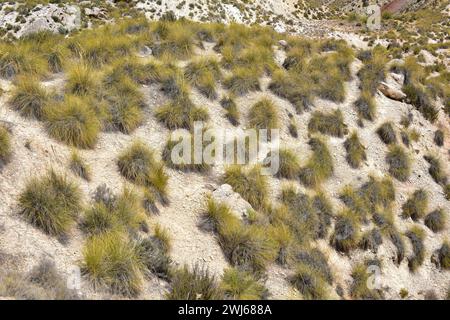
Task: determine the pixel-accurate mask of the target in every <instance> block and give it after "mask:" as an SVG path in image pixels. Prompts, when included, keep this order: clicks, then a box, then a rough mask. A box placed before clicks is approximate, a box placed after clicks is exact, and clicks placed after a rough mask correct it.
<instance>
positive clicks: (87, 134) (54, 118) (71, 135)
mask: <svg viewBox="0 0 450 320" xmlns="http://www.w3.org/2000/svg"><path fill="white" fill-rule="evenodd" d="M45 118H46V126H47V131H48V133H49V134H50V135H51V136H52V137H53V138H55V139H56V140H58V141H61V142H64V143H66V144H68V145H70V146H74V147H79V148H93V147H94V145H95V143H96V142H97V135H98V132H99V130H100V124H99V121H98V119H97V117H96V115H95V112H94V111H93V110H92V109H91V108H90V107H89V106H88V105H87V101H86V100H83V99H81V98H78V97H76V96H66V97H65V98H64V101H62V102H59V103H56V104H54V105H51V106H49V108H48V109H46V113H45Z"/></svg>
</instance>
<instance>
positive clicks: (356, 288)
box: [350, 264, 383, 300]
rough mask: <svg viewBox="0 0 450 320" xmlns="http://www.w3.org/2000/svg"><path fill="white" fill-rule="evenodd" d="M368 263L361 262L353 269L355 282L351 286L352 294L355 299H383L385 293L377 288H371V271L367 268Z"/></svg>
mask: <svg viewBox="0 0 450 320" xmlns="http://www.w3.org/2000/svg"><path fill="white" fill-rule="evenodd" d="M367 268H368V266H367V265H366V264H359V265H357V266H355V267H354V268H353V270H352V274H351V276H352V278H353V283H352V285H351V288H350V294H351V296H352V298H354V299H362V300H380V299H383V295H382V293H381V292H380V291H378V290H376V289H372V290H371V289H369V288H368V286H367V284H368V283H369V277H370V272H368V270H367Z"/></svg>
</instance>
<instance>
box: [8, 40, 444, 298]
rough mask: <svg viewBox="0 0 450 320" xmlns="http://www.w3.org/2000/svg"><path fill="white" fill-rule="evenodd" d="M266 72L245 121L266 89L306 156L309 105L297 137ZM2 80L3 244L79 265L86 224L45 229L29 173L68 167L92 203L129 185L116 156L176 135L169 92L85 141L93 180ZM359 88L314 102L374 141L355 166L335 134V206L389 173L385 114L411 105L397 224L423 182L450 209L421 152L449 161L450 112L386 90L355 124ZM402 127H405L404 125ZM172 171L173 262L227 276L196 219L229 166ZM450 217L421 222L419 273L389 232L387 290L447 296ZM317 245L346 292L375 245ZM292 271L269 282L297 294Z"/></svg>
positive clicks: (168, 211)
mask: <svg viewBox="0 0 450 320" xmlns="http://www.w3.org/2000/svg"><path fill="white" fill-rule="evenodd" d="M199 54H214V53H213V51H212V50H211V45H207V46H206V50H205V51H203V52H199ZM283 54H284V53H283V52H282V51H279V50H277V51H276V57H277V61H279V62H280V63H281V62H282V61H283ZM360 65H361V64H360V62H355V63H354V64H353V65H352V69H353V74H354V75H355V74H356V72H357V70H358V68H359V67H360ZM269 80H270V79H268V78H263V79H261V83H262V85H263V90H262V92H256V93H251V94H248V95H246V96H243V97H240V98H238V99H236V102H237V105H238V107H239V111H240V113H241V117H242V127H245V124H246V115H247V112H248V110H249V108H250V107H251V106H252V105H253V104H254V103H255V102H256V101H258V100H259V99H260V98H261V97H269V98H270V99H272V100H273V101H274V102H275V104H276V105H277V106H278V108H279V115H280V119H281V120H282V121H281V122H282V123H283V126H282V130H281V131H282V134H281V139H282V146H288V147H289V148H292V149H293V150H295V151H296V152H297V154H298V155H299V158H300V159H301V160H302V161H306V159H307V158H308V156H309V154H310V150H309V148H308V145H307V143H306V142H307V141H308V133H307V129H306V128H307V123H308V120H309V117H310V113H308V112H307V113H304V114H302V115H295V120H296V122H297V125H298V128H299V137H298V138H297V139H294V138H292V137H290V136H289V134H288V130H287V124H288V113H292V114H295V110H294V108H293V107H292V105H290V103H288V102H287V101H285V100H283V99H280V98H278V97H276V96H274V95H273V94H271V93H270V92H269V91H268V90H267V89H266V88H267V85H268V83H269ZM0 84H1V87H2V88H3V89H4V90H5V91H6V93H5V94H4V95H3V96H2V97H1V98H0V119H1V120H6V121H9V122H11V123H13V126H12V144H13V152H14V154H13V157H12V161H11V163H9V164H8V165H7V166H6V167H5V168H4V169H3V171H2V172H1V173H0V226H2V228H0V245H1V248H2V251H4V252H6V253H7V254H12V255H14V256H16V257H18V258H19V260H18V261H19V265H18V269H19V270H22V271H26V270H28V269H30V268H31V267H32V266H33V265H34V264H35V263H36V262H37V261H39V259H40V258H41V257H43V256H47V257H51V258H53V259H54V260H55V262H56V266H57V268H58V269H59V270H60V271H61V272H62V273H64V274H67V273H69V271H70V270H71V268H72V267H73V266H76V265H78V264H79V261H80V259H81V249H82V245H83V241H84V236H83V234H82V233H81V232H80V231H79V230H78V229H77V228H74V230H73V234H71V236H70V240H69V242H68V243H67V244H62V243H60V242H58V241H57V240H55V239H54V238H52V237H49V236H46V235H44V234H43V233H42V232H40V231H39V230H37V229H35V228H33V227H32V226H31V225H29V224H28V223H27V222H25V221H24V220H22V218H21V217H20V215H18V207H17V197H18V195H19V194H20V192H21V190H23V189H24V186H25V184H26V182H27V181H28V180H29V178H30V177H32V176H35V175H40V174H42V173H43V172H45V170H46V169H47V168H49V167H53V168H55V169H56V170H58V171H64V172H66V173H67V174H68V175H70V176H71V178H72V179H75V180H76V181H77V182H78V183H79V185H80V187H81V189H82V191H83V194H84V200H85V204H86V205H88V203H89V199H90V195H91V193H92V192H93V191H94V190H95V188H96V187H97V186H98V185H100V184H102V183H106V184H107V185H108V186H109V187H110V188H111V189H112V190H113V191H115V192H120V191H121V190H122V188H123V186H124V185H128V186H130V185H129V184H128V183H127V182H126V181H125V180H124V179H123V178H122V177H121V176H120V174H119V173H118V170H117V165H116V159H117V156H118V154H119V153H120V152H121V151H122V150H123V149H124V148H126V147H127V146H128V145H129V144H130V143H131V142H132V141H133V140H134V139H140V140H142V141H144V142H145V143H146V144H147V145H149V146H150V147H152V148H154V149H155V150H157V151H158V152H160V151H161V150H162V148H163V146H164V144H165V142H166V140H167V138H168V136H169V131H168V130H167V129H166V128H165V127H163V126H162V125H160V124H159V123H158V122H157V121H156V120H155V118H154V117H153V115H152V114H153V110H154V109H155V108H156V107H157V106H159V105H161V104H163V103H164V102H165V101H166V100H167V99H166V98H165V97H164V95H163V94H162V93H161V92H160V91H159V90H158V87H157V86H146V87H142V91H143V93H144V94H145V98H146V102H147V105H148V106H147V108H146V111H145V119H144V122H143V124H142V126H141V127H139V128H138V129H137V130H136V131H135V132H133V133H132V134H131V135H124V134H121V133H101V134H100V135H99V140H98V143H97V145H96V146H95V148H94V149H92V150H82V151H80V154H81V155H82V156H83V157H84V158H85V159H86V161H87V163H88V164H89V165H90V167H91V168H92V173H93V174H92V181H91V182H89V183H87V182H86V181H83V180H81V179H79V178H77V177H75V176H73V175H72V174H71V173H70V172H69V171H68V170H67V166H68V157H69V155H70V148H68V147H67V146H65V145H63V144H61V143H58V142H56V141H54V140H53V139H51V138H49V137H48V136H47V134H46V133H45V130H44V127H43V124H42V123H41V122H38V121H33V120H27V119H24V118H22V117H20V116H19V115H18V114H17V113H15V112H14V111H11V109H9V107H8V105H7V102H6V101H7V99H8V96H9V93H8V90H9V89H10V87H11V84H10V83H9V82H7V81H2V82H1V83H0ZM63 84H64V78H63V76H61V75H59V76H57V77H56V78H55V79H54V80H51V81H49V82H48V83H46V86H48V87H54V88H58V87H61V86H62V85H63ZM222 93H223V90H222V89H220V96H221V95H222ZM358 95H359V89H358V80H357V77H356V76H354V78H353V80H352V81H350V82H349V83H348V84H347V98H346V100H345V102H344V103H342V104H334V103H332V102H329V101H323V100H320V99H317V100H316V102H315V109H317V110H331V109H335V108H339V109H341V110H342V112H343V115H344V119H345V123H346V124H347V125H348V127H349V129H350V130H352V129H356V128H357V129H358V133H359V136H360V139H361V141H362V143H363V144H364V145H365V146H366V147H367V157H368V160H367V162H366V163H365V164H364V166H363V167H362V169H360V170H354V169H351V168H350V167H349V166H348V164H347V162H346V161H345V150H344V147H343V142H344V140H345V138H332V137H331V138H328V144H329V147H330V150H331V153H332V155H333V161H334V167H335V172H334V175H333V177H332V178H331V179H329V180H328V181H327V182H326V183H324V185H323V187H322V189H323V190H325V191H326V192H327V194H328V195H329V196H330V197H332V201H333V205H334V210H335V212H339V211H340V209H342V208H343V206H342V203H340V202H339V200H337V198H336V196H337V195H338V193H339V191H340V190H341V189H342V188H343V187H344V186H345V185H347V184H351V185H354V186H356V187H358V186H359V185H360V184H362V183H363V182H364V181H366V180H367V177H368V175H369V174H372V175H375V176H383V175H384V174H386V173H387V166H386V164H385V160H384V157H385V154H386V151H387V148H386V146H385V145H384V144H383V143H382V142H381V141H380V140H379V138H378V137H377V135H376V134H375V130H376V128H377V127H378V126H379V125H380V124H381V123H383V122H385V121H388V120H389V121H393V122H394V123H396V126H397V129H398V128H399V127H400V125H399V124H398V122H399V121H400V118H401V116H402V115H405V114H407V113H408V112H409V111H411V112H412V113H413V114H414V121H413V123H412V125H411V128H414V129H416V130H418V131H419V132H420V140H419V142H417V143H415V142H413V143H412V147H411V148H410V149H409V153H410V155H411V157H412V158H413V170H412V175H411V177H410V179H409V180H408V181H407V182H405V183H400V182H397V181H395V182H394V184H395V188H396V191H397V195H396V202H395V208H394V210H395V211H394V213H395V217H396V225H397V227H398V228H399V229H400V230H401V231H405V230H407V228H409V227H410V226H411V225H413V223H412V221H411V220H403V219H402V218H400V217H399V213H400V210H401V205H402V204H403V203H404V202H405V201H406V199H407V197H408V195H409V194H410V193H412V192H413V191H414V190H415V189H416V188H424V189H426V190H427V191H428V193H429V197H430V202H429V203H430V205H429V208H428V211H431V210H433V209H435V208H437V207H442V208H444V210H446V211H447V213H450V203H449V202H448V201H447V200H445V198H444V194H443V191H442V188H441V187H440V186H438V185H437V184H436V183H435V182H434V181H433V180H432V178H431V177H430V175H429V174H428V172H427V170H428V165H427V163H426V161H425V160H424V159H423V155H424V154H427V153H428V152H432V153H434V154H437V155H439V156H440V158H441V159H442V161H443V163H444V164H446V166H447V165H448V162H449V161H448V160H449V155H448V149H449V143H448V141H449V132H450V130H449V123H448V118H446V116H445V115H444V114H443V112H441V113H440V118H439V121H437V122H436V124H435V125H431V124H430V123H429V122H428V121H426V120H424V119H423V117H422V116H421V115H420V114H419V113H418V112H417V111H415V110H414V108H413V107H412V106H410V105H407V104H405V103H400V102H395V101H392V100H389V99H388V98H386V97H384V96H382V95H381V94H378V95H377V97H376V100H377V107H378V116H377V119H376V121H374V122H373V123H369V122H365V127H364V128H359V127H358V126H357V124H356V120H357V116H356V113H355V111H354V109H353V107H352V104H353V102H354V101H355V100H356V99H357V98H358ZM192 100H193V101H194V103H196V104H197V105H200V106H205V107H206V108H207V109H208V111H209V114H210V117H211V119H210V122H209V123H210V125H211V126H213V127H225V128H230V129H231V128H233V127H232V126H231V125H230V124H229V122H228V121H227V120H226V119H225V117H224V110H223V109H222V108H221V107H220V104H219V101H218V100H216V101H210V100H208V99H206V98H205V97H203V96H201V95H199V94H198V93H197V92H196V90H193V92H192ZM437 127H441V128H443V130H444V131H445V132H446V138H447V142H446V145H445V147H443V148H437V147H436V146H435V145H434V143H433V134H434V131H435V130H436V129H437ZM397 132H398V133H399V130H397ZM28 141H30V142H31V150H29V149H27V148H26V147H25V143H26V142H28ZM416 150H418V153H416V152H415V151H416ZM448 169H449V168H447V170H448ZM167 171H168V174H169V176H170V180H169V190H170V191H169V192H170V195H169V197H170V205H169V206H167V207H160V210H161V214H160V215H158V216H153V217H151V218H150V224H151V225H154V224H156V223H159V224H160V225H162V226H163V227H165V228H166V229H167V230H168V232H169V233H170V235H171V237H172V240H173V241H172V243H173V248H172V251H171V256H172V258H173V260H174V262H175V263H176V264H178V265H182V264H184V263H187V264H189V265H194V264H198V263H200V264H202V265H205V266H207V267H208V268H209V269H210V270H211V272H212V273H213V274H215V275H217V276H220V274H221V273H222V271H223V269H224V268H226V267H227V266H228V263H227V262H226V260H225V257H224V255H223V253H222V251H221V249H220V247H219V245H218V243H217V240H216V239H215V237H214V235H213V234H210V233H206V232H204V231H202V230H200V229H199V228H198V222H199V215H200V214H201V213H202V210H204V205H205V199H206V196H207V195H208V194H209V192H210V190H211V188H212V187H214V186H219V185H220V184H221V182H220V177H221V174H222V173H223V167H214V168H213V169H212V171H211V172H210V173H209V174H207V175H201V174H196V173H183V172H180V171H176V170H171V169H168V170H167ZM447 172H448V171H447ZM283 182H285V181H280V180H277V179H273V178H271V179H270V188H271V195H272V196H273V197H274V199H275V198H276V197H277V196H278V194H279V191H280V188H281V185H282V183H283ZM297 185H298V187H299V188H300V190H302V191H305V192H309V191H308V190H305V189H304V188H303V187H302V186H301V185H299V184H298V183H297ZM80 214H81V213H80ZM448 218H449V216H448V215H447V220H448ZM421 225H422V223H421ZM449 225H450V223H449V221H447V228H446V229H445V230H444V231H443V232H441V233H439V234H434V233H432V232H431V231H430V230H428V229H427V228H426V227H424V226H423V225H422V226H423V229H425V231H426V239H425V246H426V256H425V261H424V264H423V265H422V266H421V267H420V268H419V270H418V271H417V272H416V273H414V274H412V273H410V272H409V270H408V267H407V259H405V260H404V261H403V262H402V263H401V265H400V266H396V265H395V264H394V263H393V262H392V258H393V256H394V249H393V246H392V244H391V243H390V242H389V241H384V244H383V245H382V246H381V247H380V249H379V251H378V254H377V255H376V256H377V257H378V258H380V259H381V260H382V261H383V267H382V278H383V285H384V286H385V287H389V289H388V290H387V292H386V297H387V298H393V299H397V298H399V291H400V289H402V288H405V289H407V290H408V292H409V295H410V296H409V297H410V298H412V299H422V298H423V293H424V292H425V291H426V290H430V289H433V290H434V291H435V292H436V293H437V295H438V297H440V298H443V297H445V295H446V292H447V289H448V288H449V285H450V277H449V272H448V271H447V272H443V271H440V270H437V269H436V267H435V266H434V265H433V264H432V263H431V262H430V256H431V254H432V252H433V251H434V250H436V249H437V248H439V247H440V246H441V244H442V242H443V240H444V238H445V237H448V236H449V228H448V226H449ZM367 228H368V227H367V226H364V230H365V229H367ZM405 243H406V245H407V254H406V257H407V256H409V253H410V252H411V248H410V244H409V241H408V240H406V241H405ZM316 245H317V246H318V247H319V248H320V249H321V250H322V251H323V252H324V253H325V254H326V255H327V256H328V259H329V264H330V266H331V268H332V270H333V273H334V275H335V278H336V281H335V284H336V285H337V284H340V285H341V286H342V287H343V288H344V289H345V291H346V292H347V288H348V287H349V285H350V284H351V277H350V272H351V268H352V266H353V265H355V263H357V262H361V261H363V259H364V258H367V257H373V256H374V254H372V253H370V252H363V251H361V250H356V251H354V252H352V253H351V255H350V256H345V255H341V254H338V253H336V251H334V250H333V249H332V248H330V247H329V246H328V244H327V242H326V241H318V242H317V244H316ZM290 273H291V271H290V270H286V269H284V268H282V267H280V266H276V265H273V266H270V268H269V270H268V272H267V274H268V280H267V283H266V284H267V287H268V288H269V290H270V292H271V294H272V298H273V299H290V298H298V294H297V293H296V292H295V290H293V288H292V287H291V286H290V285H289V284H288V282H287V280H286V277H287V276H288V275H289V274H290ZM167 287H168V285H167V283H166V282H165V281H162V280H158V279H151V280H149V281H147V283H146V289H145V290H144V293H143V294H142V296H141V297H142V298H145V299H161V298H163V296H164V292H165V291H166V290H167ZM82 292H83V293H84V294H85V295H86V297H88V298H102V297H103V298H105V297H109V295H108V294H107V293H105V292H101V291H100V292H94V290H93V289H92V288H91V287H90V286H89V284H88V283H87V282H86V281H84V282H83V284H82Z"/></svg>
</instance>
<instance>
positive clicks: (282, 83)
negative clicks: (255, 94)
mask: <svg viewBox="0 0 450 320" xmlns="http://www.w3.org/2000/svg"><path fill="white" fill-rule="evenodd" d="M269 89H270V90H271V91H272V92H273V93H274V94H276V95H278V96H280V97H282V98H284V99H286V100H288V101H289V102H290V103H292V104H293V106H294V108H295V110H296V111H297V113H302V112H303V111H304V110H308V109H309V108H310V107H311V105H312V101H313V97H314V93H313V89H312V86H311V83H310V82H309V81H308V79H302V78H299V77H297V76H294V75H293V74H291V73H285V72H282V71H276V72H274V74H273V75H272V81H271V82H270V84H269Z"/></svg>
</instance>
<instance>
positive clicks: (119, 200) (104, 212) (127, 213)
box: [82, 189, 145, 235]
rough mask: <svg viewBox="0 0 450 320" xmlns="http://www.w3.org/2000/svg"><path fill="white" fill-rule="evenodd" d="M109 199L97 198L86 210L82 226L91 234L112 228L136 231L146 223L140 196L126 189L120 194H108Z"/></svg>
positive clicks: (104, 231)
mask: <svg viewBox="0 0 450 320" xmlns="http://www.w3.org/2000/svg"><path fill="white" fill-rule="evenodd" d="M107 198H108V199H109V200H107V201H105V200H104V199H103V200H102V199H100V198H98V199H95V202H94V203H93V205H92V207H91V208H89V209H88V210H86V212H85V214H84V217H83V222H82V228H83V230H84V231H85V232H86V233H87V234H89V235H98V234H102V233H106V232H109V231H111V230H118V229H122V230H125V231H128V232H136V231H137V230H139V228H141V227H142V225H143V224H144V223H145V215H144V213H143V211H142V206H141V202H140V199H139V197H138V196H137V195H136V194H135V193H133V192H132V191H131V190H128V189H124V190H123V192H122V194H120V195H119V196H117V197H116V196H113V195H111V196H108V197H107Z"/></svg>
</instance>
